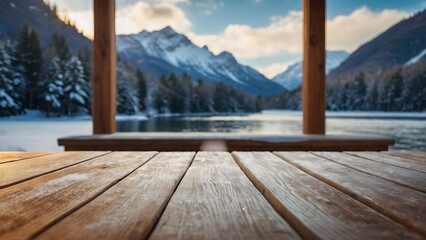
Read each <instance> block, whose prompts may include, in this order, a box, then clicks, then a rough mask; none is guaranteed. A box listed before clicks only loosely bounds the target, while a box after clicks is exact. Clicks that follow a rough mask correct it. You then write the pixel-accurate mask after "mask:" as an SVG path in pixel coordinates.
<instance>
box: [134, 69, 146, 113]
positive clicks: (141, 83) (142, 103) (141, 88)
mask: <svg viewBox="0 0 426 240" xmlns="http://www.w3.org/2000/svg"><path fill="white" fill-rule="evenodd" d="M136 78H137V80H138V82H137V88H138V99H139V110H140V111H145V110H146V96H147V87H146V80H145V77H144V76H143V73H142V72H141V71H139V70H138V71H137V72H136Z"/></svg>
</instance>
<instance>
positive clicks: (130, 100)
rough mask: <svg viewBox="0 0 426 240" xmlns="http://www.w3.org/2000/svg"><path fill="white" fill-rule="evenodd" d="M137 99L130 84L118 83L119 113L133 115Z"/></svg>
mask: <svg viewBox="0 0 426 240" xmlns="http://www.w3.org/2000/svg"><path fill="white" fill-rule="evenodd" d="M136 106H137V101H136V99H135V98H134V94H133V93H132V92H131V90H130V89H129V87H128V86H126V85H125V84H123V83H121V82H120V83H118V84H117V112H118V113H119V114H126V115H131V114H135V113H136Z"/></svg>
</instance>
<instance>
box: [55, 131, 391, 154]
mask: <svg viewBox="0 0 426 240" xmlns="http://www.w3.org/2000/svg"><path fill="white" fill-rule="evenodd" d="M217 142H221V143H222V146H224V147H223V148H222V149H221V150H222V151H230V152H231V151H307V150H311V151H349V150H351V151H367V150H369V151H382V150H387V149H388V147H389V146H390V145H393V144H394V140H392V139H389V138H383V137H359V136H334V135H299V136H280V135H239V134H233V133H231V134H229V133H228V134H227V133H208V134H202V133H116V134H99V135H92V136H75V137H67V138H61V139H59V140H58V143H59V145H62V146H65V150H67V151H74V150H78V151H89V150H90V151H147V150H155V151H200V150H201V151H204V150H206V149H205V148H204V146H206V145H208V144H211V143H217Z"/></svg>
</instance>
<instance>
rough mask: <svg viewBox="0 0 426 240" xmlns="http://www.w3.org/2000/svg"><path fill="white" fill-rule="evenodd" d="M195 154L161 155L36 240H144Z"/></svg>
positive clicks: (171, 153)
mask: <svg viewBox="0 0 426 240" xmlns="http://www.w3.org/2000/svg"><path fill="white" fill-rule="evenodd" d="M194 154H195V153H188V152H187V153H182V152H180V153H176V152H170V153H160V154H159V155H157V156H155V157H154V158H153V159H152V160H150V161H149V162H148V163H146V164H145V165H143V166H142V167H140V168H139V169H137V170H136V171H135V172H133V173H132V174H130V175H129V176H128V177H126V178H125V179H124V180H122V181H120V182H119V183H117V184H116V185H114V186H113V187H111V188H110V189H108V190H107V191H106V192H105V193H103V194H102V195H100V196H99V197H97V198H96V199H94V200H93V201H91V202H90V203H88V204H87V205H85V206H84V207H82V208H80V209H79V210H77V211H76V212H74V213H73V214H71V215H70V216H68V217H67V218H66V219H64V220H62V221H60V222H59V223H58V224H56V225H54V226H53V227H51V228H49V229H48V230H47V231H46V232H43V233H42V234H41V235H39V236H38V237H37V239H114V240H115V239H145V238H146V237H148V235H149V233H150V232H151V230H152V228H153V227H154V225H155V224H156V223H157V220H158V219H159V218H160V216H161V213H162V211H163V210H164V208H165V207H166V204H167V203H168V201H169V199H170V197H171V196H172V194H173V192H174V190H175V189H176V187H177V184H178V183H179V181H180V180H181V179H182V177H183V175H184V174H185V172H186V170H187V169H188V167H189V165H190V163H191V161H192V158H193V156H194ZM106 206H108V207H106ZM75 229H78V231H75Z"/></svg>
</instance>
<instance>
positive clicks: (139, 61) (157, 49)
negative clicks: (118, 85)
mask: <svg viewBox="0 0 426 240" xmlns="http://www.w3.org/2000/svg"><path fill="white" fill-rule="evenodd" d="M117 49H118V53H119V55H120V57H122V58H123V59H124V60H126V61H127V62H129V63H131V64H132V65H133V66H135V67H137V68H138V69H141V70H143V71H145V72H147V73H149V74H151V75H153V76H156V77H160V76H161V75H169V74H171V73H177V74H183V73H187V74H188V75H190V76H191V77H192V78H193V79H194V80H197V79H202V80H203V81H205V82H221V83H224V84H226V85H229V86H232V87H234V88H237V89H239V90H242V91H244V92H247V93H250V94H252V95H274V94H278V93H281V92H284V91H285V89H284V88H283V87H281V86H280V85H279V84H277V83H275V82H272V81H270V80H269V79H267V78H266V77H265V76H263V75H262V74H260V73H259V72H258V71H256V70H255V69H253V68H251V67H249V66H244V65H241V64H239V63H238V62H237V60H236V59H235V58H234V56H233V55H232V54H231V53H229V52H222V53H221V54H219V55H214V54H213V53H212V52H210V51H209V49H208V48H207V47H206V46H205V47H202V48H200V47H197V46H196V45H194V44H193V43H192V42H191V41H190V40H189V39H188V38H187V37H186V36H184V35H182V34H179V33H176V32H175V31H174V30H173V29H172V28H170V27H166V28H164V29H162V30H159V31H153V32H147V31H142V32H140V33H138V34H134V35H120V36H118V37H117Z"/></svg>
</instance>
